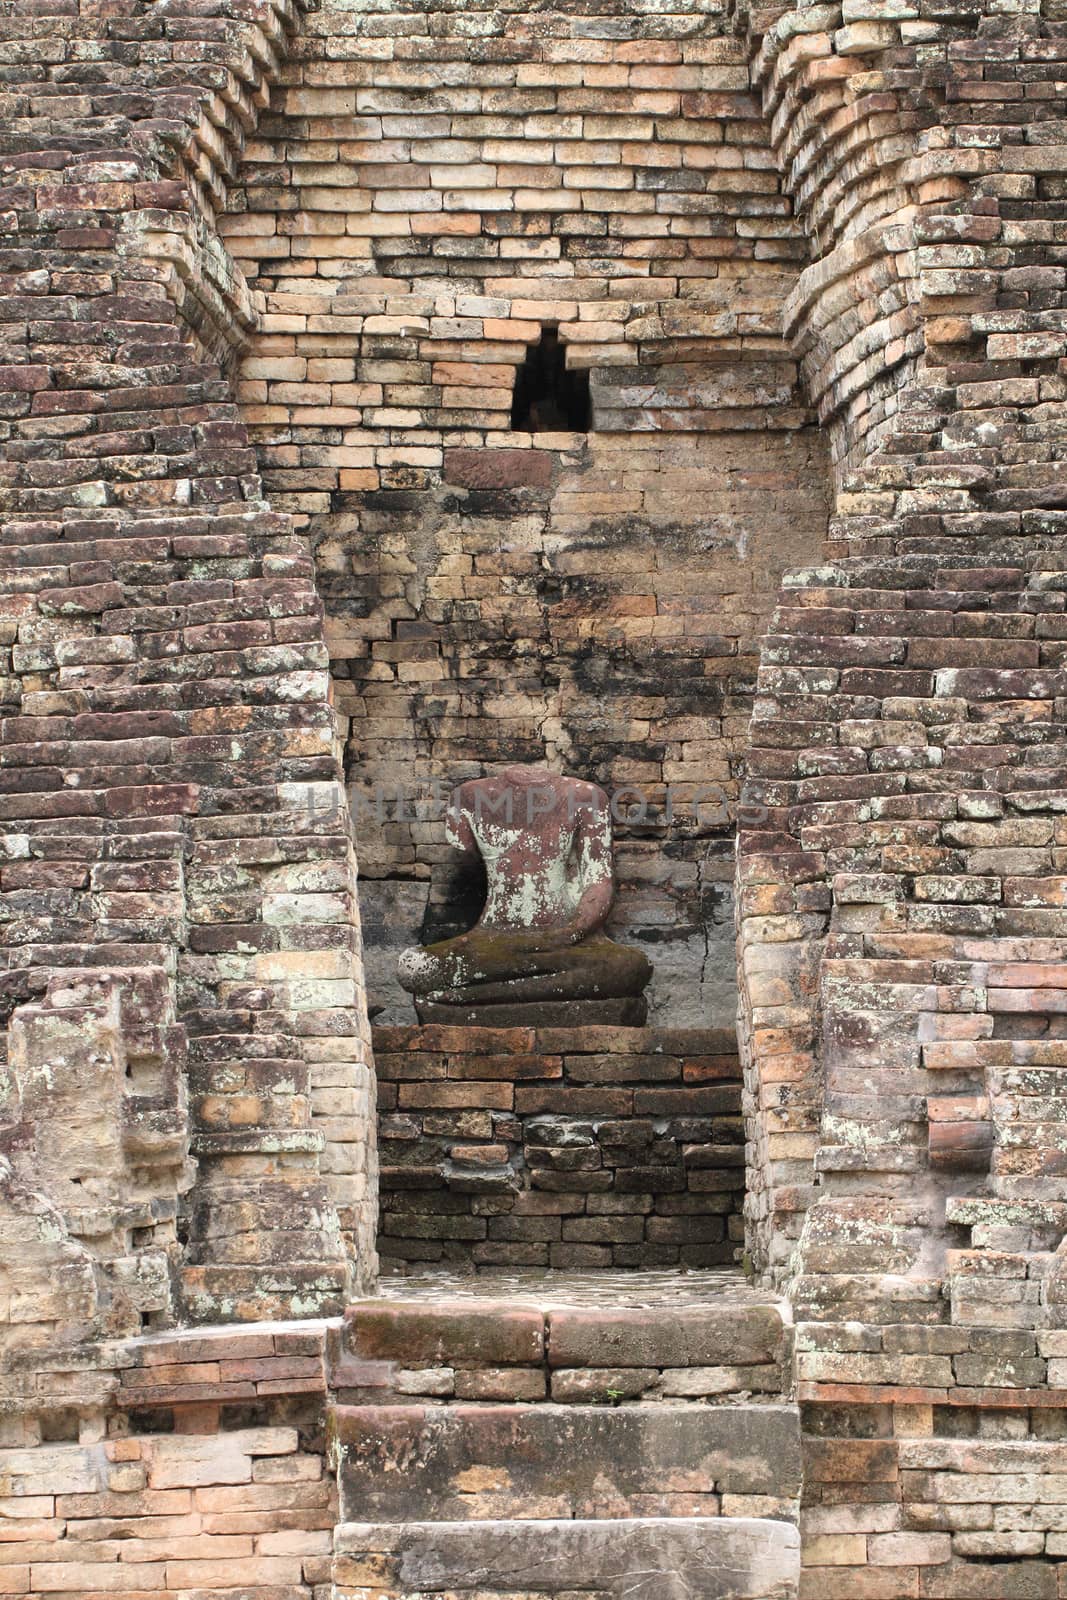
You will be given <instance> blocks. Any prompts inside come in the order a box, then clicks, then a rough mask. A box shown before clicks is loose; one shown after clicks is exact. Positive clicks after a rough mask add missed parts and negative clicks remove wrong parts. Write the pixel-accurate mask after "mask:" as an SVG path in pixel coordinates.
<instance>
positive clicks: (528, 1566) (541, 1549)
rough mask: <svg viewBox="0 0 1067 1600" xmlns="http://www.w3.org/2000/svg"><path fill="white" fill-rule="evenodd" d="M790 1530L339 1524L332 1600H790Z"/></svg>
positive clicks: (683, 1525)
mask: <svg viewBox="0 0 1067 1600" xmlns="http://www.w3.org/2000/svg"><path fill="white" fill-rule="evenodd" d="M799 1572H800V1547H799V1541H798V1536H797V1531H796V1529H795V1528H793V1527H791V1526H790V1525H789V1524H788V1523H785V1522H771V1521H762V1522H761V1521H756V1520H753V1519H751V1518H740V1517H723V1518H721V1519H719V1520H718V1521H713V1522H709V1521H707V1520H703V1519H700V1518H695V1517H675V1518H672V1519H664V1518H660V1517H634V1518H632V1519H630V1520H627V1521H625V1522H620V1521H587V1520H574V1521H555V1520H537V1521H534V1520H530V1521H522V1522H520V1521H487V1522H482V1523H480V1524H478V1525H477V1527H472V1526H471V1524H470V1523H469V1522H444V1523H426V1522H414V1523H368V1522H359V1523H347V1524H345V1523H342V1524H341V1525H340V1526H339V1527H338V1528H337V1530H336V1535H335V1557H334V1591H333V1592H334V1595H335V1597H336V1600H364V1597H365V1596H366V1595H368V1594H371V1593H373V1594H374V1596H375V1600H416V1597H418V1600H424V1597H425V1600H428V1597H430V1596H433V1595H442V1596H445V1595H447V1596H457V1595H460V1596H461V1595H464V1594H470V1595H472V1596H477V1597H478V1600H485V1597H488V1596H492V1595H501V1596H507V1597H508V1600H515V1597H516V1596H517V1595H521V1596H522V1600H549V1597H550V1596H563V1595H566V1596H568V1597H573V1596H578V1595H581V1596H582V1597H583V1600H623V1597H624V1596H625V1600H793V1597H794V1596H795V1595H796V1593H797V1585H798V1581H799Z"/></svg>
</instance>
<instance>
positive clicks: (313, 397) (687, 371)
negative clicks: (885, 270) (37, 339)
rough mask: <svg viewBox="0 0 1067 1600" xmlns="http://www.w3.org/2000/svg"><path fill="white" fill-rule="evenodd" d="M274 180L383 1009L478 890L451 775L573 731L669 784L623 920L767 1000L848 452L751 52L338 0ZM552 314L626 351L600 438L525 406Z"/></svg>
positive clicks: (236, 250) (705, 36)
mask: <svg viewBox="0 0 1067 1600" xmlns="http://www.w3.org/2000/svg"><path fill="white" fill-rule="evenodd" d="M242 179H243V183H244V186H245V188H244V197H243V201H242V204H243V207H244V209H243V211H241V212H238V213H236V214H231V215H229V216H228V217H227V218H225V219H224V220H223V223H222V227H223V230H224V234H225V237H226V240H227V243H228V245H229V247H230V249H231V250H232V252H233V254H234V258H235V260H237V261H238V262H239V263H240V264H241V265H242V266H243V267H244V269H245V271H246V272H247V273H248V276H249V279H250V282H251V283H252V284H253V285H254V287H255V289H256V290H257V291H261V292H262V294H263V296H264V307H265V315H264V317H263V319H262V323H261V329H260V332H259V335H258V336H257V338H256V339H255V340H254V341H253V342H252V344H251V345H250V347H249V350H248V353H247V355H246V356H245V359H244V361H243V363H242V367H241V372H240V381H239V385H238V393H239V395H240V397H241V400H242V405H243V414H244V416H245V418H246V420H247V422H248V424H249V427H250V429H251V433H252V437H253V438H254V439H255V440H256V442H257V445H258V451H259V460H260V463H261V467H262V470H263V473H264V482H265V483H266V485H267V486H268V488H269V489H270V491H271V494H272V499H273V503H274V504H275V505H276V506H278V507H283V508H285V509H286V510H288V511H289V512H291V513H292V515H293V516H294V518H295V520H296V523H297V525H298V526H300V527H302V528H306V529H307V531H308V534H309V537H310V540H311V543H312V547H313V549H314V551H315V560H316V569H317V581H318V585H319V589H320V592H321V593H322V596H323V600H324V603H325V607H326V636H327V639H328V642H329V647H330V654H331V661H332V666H333V673H334V679H335V704H336V707H337V710H338V713H339V715H340V718H341V727H342V732H343V735H344V737H346V739H347V762H348V777H349V781H350V784H351V786H352V793H353V795H354V797H355V798H356V800H357V802H362V804H361V807H360V810H359V813H358V818H357V835H358V840H359V847H360V861H361V871H362V874H363V885H362V890H361V900H362V907H363V911H364V916H365V919H366V932H367V941H368V984H369V986H370V989H371V997H372V1003H373V1005H374V1007H375V1008H376V1009H378V1008H381V1012H380V1016H381V1020H382V1021H386V1022H407V1021H410V1018H411V1012H410V1004H409V1002H408V1001H407V1000H406V997H405V996H404V995H403V994H402V993H401V992H400V991H399V989H398V987H397V985H396V982H395V960H396V954H397V951H398V950H399V949H400V948H402V947H403V946H404V945H406V944H409V943H410V942H411V941H412V940H413V939H414V938H416V937H423V938H432V937H433V936H434V935H438V936H444V935H447V934H448V933H451V932H456V931H459V930H460V928H462V927H464V926H466V925H467V924H468V923H469V920H470V919H471V916H472V914H473V912H474V911H475V910H476V908H477V885H473V886H472V885H468V884H464V883H461V882H459V881H457V879H456V874H455V870H454V867H453V865H452V861H451V857H450V854H449V852H448V850H447V848H446V847H445V845H444V841H443V831H442V807H440V806H437V807H433V806H432V805H429V806H426V805H425V797H426V796H427V795H429V794H430V793H432V790H433V786H434V785H435V784H436V785H437V786H438V787H439V788H440V789H443V790H444V791H445V792H447V790H448V788H449V787H450V786H451V785H452V784H454V783H458V782H461V781H463V780H464V779H466V778H469V777H473V776H478V775H480V774H481V773H483V772H484V771H485V770H486V768H487V767H491V766H492V765H493V764H494V763H498V762H502V761H508V760H519V761H540V760H543V759H545V758H547V759H548V760H549V761H550V762H552V763H553V764H556V765H558V766H560V767H562V768H563V769H564V770H567V771H569V772H572V773H575V774H577V775H579V776H581V777H584V778H589V779H593V780H595V781H597V782H599V783H601V784H602V785H604V786H605V787H606V788H608V789H609V790H611V791H613V792H615V791H620V790H622V789H624V788H627V787H628V786H633V785H637V786H638V787H639V789H640V791H641V795H642V797H643V800H644V822H643V823H642V824H641V825H628V824H627V821H626V815H625V814H626V812H627V810H628V807H627V806H626V805H625V804H624V803H623V802H622V800H621V799H620V805H619V812H620V825H618V826H617V828H616V833H617V837H618V841H619V844H618V867H619V878H620V891H621V892H620V897H619V902H618V905H617V907H616V911H615V914H614V918H613V922H612V929H613V931H615V932H616V933H617V934H618V935H619V936H620V937H623V938H628V939H634V938H636V939H638V940H640V941H641V942H643V943H645V944H646V946H647V947H648V952H649V954H650V956H651V957H652V959H653V960H654V962H655V967H656V975H655V979H654V983H653V988H652V991H651V1000H652V1006H653V1016H654V1019H655V1020H656V1021H658V1022H660V1023H662V1024H664V1025H666V1026H671V1027H677V1026H683V1025H684V1026H707V1025H709V1024H714V1025H719V1026H728V1025H731V1024H732V1021H733V1015H734V1008H735V981H734V959H733V954H732V948H731V944H732V933H731V925H732V918H733V900H732V876H733V864H732V862H733V828H734V820H735V813H736V802H737V795H738V790H739V784H740V777H741V755H742V749H743V744H744V739H745V730H746V728H747V723H748V717H749V715H750V710H751V691H752V670H753V667H754V650H755V645H756V641H757V639H758V637H759V636H760V635H761V634H762V632H763V631H764V629H765V627H766V622H767V618H768V615H769V605H770V600H771V596H772V594H773V591H774V589H775V587H776V586H777V583H778V581H779V577H780V575H781V573H782V572H783V571H784V570H785V569H786V568H787V567H788V566H790V565H796V564H800V563H804V562H806V561H810V560H813V559H814V557H815V553H816V551H817V550H818V547H819V542H820V540H821V538H822V535H823V532H824V529H825V518H826V514H827V508H826V493H827V476H828V469H827V465H826V462H825V460H824V454H823V442H822V440H821V438H820V436H819V435H818V434H817V432H816V431H815V430H814V428H813V427H812V426H811V416H810V413H809V412H808V411H807V410H806V409H805V405H804V402H803V400H802V398H801V396H800V394H799V391H798V389H797V381H796V379H797V374H796V367H795V364H794V361H793V359H792V356H791V354H790V352H789V350H788V349H787V347H786V346H785V344H784V342H783V340H782V334H781V309H782V305H783V302H784V298H785V296H786V294H787V293H788V292H789V290H790V289H791V288H792V286H793V284H794V283H795V279H796V271H797V267H796V262H797V260H798V257H799V255H800V254H801V253H802V249H803V247H802V244H801V241H800V240H799V238H798V236H797V232H796V228H795V224H794V222H793V220H792V217H791V215H790V207H789V205H788V203H787V202H786V201H785V199H784V197H783V195H782V193H781V191H780V187H779V182H778V178H777V174H776V171H775V168H774V162H773V160H772V159H771V158H770V151H769V134H768V129H767V127H766V124H765V123H764V121H763V120H762V118H761V115H760V107H759V105H758V102H757V101H756V99H755V98H754V97H753V95H752V93H751V86H750V83H749V75H748V67H747V63H746V58H745V49H744V46H743V44H742V43H741V41H739V40H738V39H736V38H734V37H732V36H731V35H730V33H729V31H728V29H727V26H726V21H725V18H724V15H723V12H722V9H721V7H720V6H719V5H717V4H713V3H706V4H705V3H703V0H702V3H700V4H694V5H687V6H685V7H684V8H680V9H679V10H677V11H674V12H667V13H663V14H660V15H656V16H649V17H642V18H637V17H634V16H632V15H630V14H629V13H628V11H627V10H626V9H625V8H623V7H621V6H619V5H615V4H613V3H612V0H601V3H599V4H597V5H595V6H593V7H591V8H583V9H582V10H581V11H580V12H579V11H574V12H571V11H570V10H568V9H567V8H563V9H562V10H559V11H557V12H551V13H546V12H540V11H530V10H529V9H528V8H526V7H524V6H516V7H503V8H500V7H493V8H492V9H489V8H487V7H484V6H480V7H478V6H476V7H473V8H471V7H465V8H463V9H462V10H461V9H458V8H449V7H442V8H439V9H438V8H426V7H424V6H419V5H407V4H404V5H401V6H394V5H390V6H388V7H387V8H384V9H382V10H374V9H373V8H370V9H360V10H359V11H348V10H345V9H342V8H339V7H327V8H325V9H323V10H322V11H321V12H319V13H317V14H314V15H313V16H311V17H310V18H309V19H308V23H307V26H306V28H305V29H304V30H302V33H301V36H300V38H299V40H297V41H296V42H295V44H294V49H293V52H292V55H291V58H290V62H289V64H288V66H287V68H286V71H285V74H284V81H283V83H282V85H281V86H279V88H278V89H277V90H276V91H275V94H274V97H273V101H272V106H271V112H270V115H269V116H267V117H264V118H263V119H262V121H261V124H260V130H259V135H258V137H257V139H256V141H255V142H254V144H252V145H250V146H249V147H248V150H247V152H246V159H245V165H244V167H243V170H242ZM544 325H550V326H555V327H558V328H559V332H560V336H561V339H562V341H563V343H564V345H565V348H566V352H567V359H568V361H569V363H570V364H571V367H572V368H581V369H589V370H590V373H591V378H592V402H593V421H592V431H591V432H590V433H589V434H588V436H587V435H584V434H583V435H565V434H559V433H557V434H553V433H533V434H530V433H528V432H526V431H521V430H520V431H511V430H510V416H509V414H510V410H511V402H512V390H513V387H514V384H515V374H516V369H517V366H518V364H519V363H520V362H521V361H522V359H523V357H524V355H525V352H526V348H527V346H528V345H530V344H533V343H536V341H537V340H538V338H539V336H540V333H541V329H542V327H543V326H544ZM398 787H400V788H402V789H403V791H404V793H405V796H406V798H407V800H408V804H409V813H408V817H407V818H405V817H403V816H399V815H398V808H397V806H396V804H395V801H394V796H395V793H396V790H397V788H398ZM668 788H669V789H670V797H669V798H668ZM383 791H384V793H385V794H386V796H387V797H388V798H387V800H386V802H385V804H384V805H381V804H376V803H375V802H376V799H377V798H379V797H381V796H382V794H383ZM701 796H704V800H703V803H701ZM417 797H422V798H423V799H424V810H423V811H422V813H421V814H420V816H419V818H418V819H416V820H411V815H410V812H411V806H412V804H413V802H414V801H415V799H416V798H417ZM629 800H630V805H631V806H632V803H633V797H632V796H630V797H629Z"/></svg>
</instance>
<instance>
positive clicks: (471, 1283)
mask: <svg viewBox="0 0 1067 1600" xmlns="http://www.w3.org/2000/svg"><path fill="white" fill-rule="evenodd" d="M379 1294H380V1295H381V1296H382V1297H384V1298H387V1299H389V1300H414V1301H419V1302H428V1301H438V1302H439V1301H442V1300H482V1301H484V1300H500V1301H510V1302H514V1303H521V1302H523V1301H526V1302H533V1303H535V1304H536V1305H538V1306H554V1307H571V1306H578V1307H585V1306H648V1307H662V1306H704V1305H708V1304H709V1302H710V1303H712V1304H714V1303H722V1302H724V1301H728V1302H729V1303H730V1304H731V1305H736V1304H737V1303H738V1302H741V1303H742V1304H751V1305H766V1304H767V1302H768V1301H770V1300H774V1299H775V1298H776V1297H775V1296H774V1295H772V1294H769V1293H767V1292H766V1291H765V1290H761V1289H757V1288H754V1287H753V1286H752V1285H751V1284H749V1283H748V1281H747V1279H746V1278H745V1277H744V1274H743V1273H742V1272H740V1271H739V1270H737V1269H732V1268H707V1269H704V1270H701V1271H693V1272H687V1271H685V1270H684V1269H683V1268H669V1269H665V1270H662V1271H653V1270H649V1271H640V1272H606V1271H594V1272H549V1271H539V1270H536V1269H528V1270H525V1271H518V1272H482V1273H459V1272H454V1273H450V1272H440V1271H434V1272H424V1273H412V1274H411V1275H410V1276H408V1277H401V1276H395V1277H384V1278H382V1280H381V1283H380V1286H379Z"/></svg>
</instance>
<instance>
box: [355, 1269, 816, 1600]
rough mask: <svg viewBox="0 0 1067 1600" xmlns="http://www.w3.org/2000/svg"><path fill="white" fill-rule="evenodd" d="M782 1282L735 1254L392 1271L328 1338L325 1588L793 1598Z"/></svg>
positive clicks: (414, 1594)
mask: <svg viewBox="0 0 1067 1600" xmlns="http://www.w3.org/2000/svg"><path fill="white" fill-rule="evenodd" d="M789 1358H790V1329H789V1326H788V1323H787V1317H786V1314H785V1312H784V1310H783V1307H782V1306H781V1305H780V1303H779V1302H778V1301H776V1300H774V1299H773V1298H771V1297H768V1296H766V1295H761V1294H759V1293H758V1292H756V1291H753V1290H751V1289H749V1288H748V1287H747V1286H746V1285H745V1283H744V1280H743V1279H741V1278H739V1277H735V1276H734V1275H733V1274H728V1273H715V1272H706V1273H693V1274H670V1273H637V1274H619V1275H613V1274H590V1275H588V1276H587V1277H586V1278H584V1279H583V1278H579V1277H571V1276H570V1275H566V1274H560V1273H556V1274H546V1275H543V1276H542V1277H541V1278H540V1279H538V1278H536V1277H533V1276H531V1277H528V1278H523V1279H521V1280H520V1279H501V1280H499V1281H497V1282H496V1283H494V1282H493V1280H491V1279H490V1280H486V1279H484V1278H479V1279H475V1280H470V1279H468V1280H466V1281H464V1280H462V1279H457V1280H452V1281H451V1282H449V1281H447V1280H430V1281H428V1282H426V1283H424V1284H420V1283H417V1282H415V1283H413V1282H411V1281H409V1280H405V1281H403V1282H402V1283H401V1285H400V1287H399V1288H398V1289H397V1290H395V1291H394V1290H389V1291H387V1292H386V1293H383V1294H382V1295H381V1296H380V1297H379V1298H377V1299H375V1300H368V1301H364V1302H362V1303H360V1304H357V1305H355V1306H353V1307H351V1308H350V1310H349V1311H348V1313H347V1315H346V1317H345V1322H344V1327H343V1330H342V1333H341V1336H340V1339H339V1342H338V1347H337V1350H336V1352H335V1361H334V1370H333V1374H332V1389H333V1393H334V1395H335V1401H334V1403H333V1406H332V1409H331V1416H330V1444H331V1459H332V1463H333V1466H334V1469H335V1471H336V1473H337V1480H338V1492H339V1525H338V1528H337V1530H336V1538H335V1557H334V1586H335V1587H334V1593H335V1597H336V1600H429V1597H431V1596H435V1597H441V1600H446V1597H447V1600H495V1597H497V1596H500V1597H501V1600H504V1597H506V1600H519V1597H521V1600H549V1597H553V1600H563V1597H566V1600H579V1597H581V1600H623V1597H625V1600H794V1597H795V1595H796V1592H797V1583H798V1578H799V1564H800V1558H799V1542H798V1537H797V1531H796V1519H797V1511H798V1501H799V1493H800V1438H799V1420H798V1414H797V1410H796V1407H795V1406H794V1405H793V1404H791V1403H790V1402H789V1400H788V1399H787V1398H786V1395H787V1375H788V1368H789Z"/></svg>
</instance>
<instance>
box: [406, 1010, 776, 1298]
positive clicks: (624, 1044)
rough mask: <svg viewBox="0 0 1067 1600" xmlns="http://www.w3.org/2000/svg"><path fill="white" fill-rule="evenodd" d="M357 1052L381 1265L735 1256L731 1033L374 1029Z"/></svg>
mask: <svg viewBox="0 0 1067 1600" xmlns="http://www.w3.org/2000/svg"><path fill="white" fill-rule="evenodd" d="M374 1047H375V1060H376V1063H377V1067H378V1079H379V1083H378V1110H379V1118H378V1137H379V1146H380V1155H381V1229H380V1233H379V1241H378V1246H379V1251H380V1255H381V1260H382V1265H383V1269H385V1270H387V1271H394V1272H395V1271H398V1270H399V1271H403V1270H404V1268H405V1265H408V1266H410V1267H412V1268H417V1267H418V1266H419V1264H425V1263H431V1262H440V1263H442V1264H445V1265H447V1266H451V1267H454V1268H456V1267H458V1268H461V1269H462V1268H468V1269H469V1268H470V1267H474V1268H486V1269H488V1268H506V1267H522V1266H535V1267H536V1266H543V1267H553V1268H567V1267H571V1268H583V1269H584V1268H590V1267H652V1266H656V1267H664V1266H675V1265H681V1266H685V1267H699V1266H718V1265H723V1264H731V1263H733V1262H734V1261H735V1260H736V1259H737V1258H738V1256H739V1253H740V1250H741V1245H742V1234H743V1229H742V1225H741V1207H742V1202H743V1198H744V1183H745V1173H744V1134H743V1129H742V1124H741V1079H740V1066H739V1063H738V1060H737V1046H736V1043H735V1041H734V1038H733V1035H732V1033H728V1032H726V1031H725V1030H721V1031H718V1032H711V1031H705V1032H700V1031H699V1030H697V1029H655V1028H621V1029H613V1028H555V1029H538V1030H534V1029H530V1028H526V1029H523V1028H507V1029H492V1028H462V1029H461V1028H441V1027H426V1028H384V1027H378V1028H376V1029H375V1033H374Z"/></svg>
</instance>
